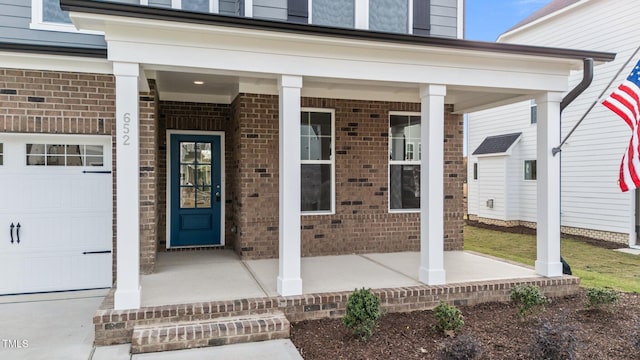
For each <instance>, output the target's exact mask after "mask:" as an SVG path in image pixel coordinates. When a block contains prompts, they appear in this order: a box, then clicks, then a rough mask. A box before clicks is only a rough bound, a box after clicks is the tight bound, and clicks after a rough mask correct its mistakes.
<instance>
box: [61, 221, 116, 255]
mask: <svg viewBox="0 0 640 360" xmlns="http://www.w3.org/2000/svg"><path fill="white" fill-rule="evenodd" d="M111 239H112V227H111V224H110V223H107V222H106V221H104V216H100V215H98V216H83V217H73V218H72V219H71V237H70V244H69V245H70V246H71V247H72V248H74V249H83V250H84V251H102V250H111V241H112V240H111Z"/></svg>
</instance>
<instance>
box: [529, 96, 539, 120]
mask: <svg viewBox="0 0 640 360" xmlns="http://www.w3.org/2000/svg"><path fill="white" fill-rule="evenodd" d="M537 122H538V105H537V104H536V101H535V100H531V123H532V124H536V123H537Z"/></svg>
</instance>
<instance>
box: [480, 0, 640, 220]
mask: <svg viewBox="0 0 640 360" xmlns="http://www.w3.org/2000/svg"><path fill="white" fill-rule="evenodd" d="M637 5H638V2H637V0H617V1H616V2H615V6H611V1H606V0H591V1H589V2H585V3H584V4H582V5H581V6H578V7H576V8H574V9H572V10H570V11H568V12H566V13H564V14H560V15H558V16H555V17H554V18H551V19H549V20H547V21H544V22H542V23H540V24H537V25H534V26H530V27H529V28H526V29H523V30H522V31H519V32H516V33H513V34H511V35H509V36H505V37H503V38H502V39H501V42H509V43H520V44H531V45H542V46H551V47H561V48H576V49H588V50H598V51H610V52H615V53H617V57H616V60H615V61H613V62H611V63H608V64H603V65H598V66H596V68H595V77H594V80H593V83H592V85H591V86H590V87H589V88H588V89H587V90H586V91H585V92H584V93H583V94H582V95H581V96H580V97H579V98H578V99H577V100H575V101H574V102H573V103H572V104H571V105H570V106H569V107H568V108H567V109H566V110H565V111H564V112H563V115H562V136H563V137H564V136H565V135H566V134H567V133H568V132H569V131H570V129H571V128H572V127H573V126H574V124H575V123H576V122H577V120H578V119H579V118H580V117H581V116H582V115H583V114H584V113H585V111H586V109H587V108H588V107H589V106H590V105H591V104H592V103H593V102H594V101H595V100H596V97H597V96H598V95H599V94H600V93H601V92H602V91H603V89H604V87H605V85H607V83H608V82H609V81H610V80H611V78H612V77H613V76H614V75H615V73H616V71H618V69H619V68H620V67H621V66H622V64H623V63H624V62H625V61H627V59H628V58H629V57H630V55H631V53H632V52H633V51H634V50H635V48H636V47H637V46H638V41H633V40H632V39H638V38H640V22H638V21H637V19H638V16H639V15H640V8H639V7H638V6H637ZM637 60H638V57H637V56H636V58H635V59H633V60H632V61H631V63H630V64H629V66H628V67H627V68H626V69H624V70H623V71H622V73H621V75H620V76H619V78H618V79H617V80H616V81H615V82H614V84H613V85H612V87H611V88H610V89H609V90H607V92H606V93H605V96H607V95H608V94H609V93H610V91H611V89H612V88H614V87H615V86H617V85H618V84H619V83H620V81H621V80H622V79H624V78H625V77H626V76H627V75H628V74H629V72H630V71H631V68H632V66H633V65H635V63H636V62H637ZM581 79H582V73H581V72H577V73H575V74H574V75H573V76H572V77H571V79H570V86H569V88H573V87H574V86H575V85H576V84H577V83H578V82H579V81H580V80H581ZM527 111H528V109H524V108H523V109H522V112H523V114H527V116H528V113H527ZM487 112H488V113H489V114H486V112H484V113H482V114H481V115H482V116H478V115H477V114H470V116H469V118H470V119H471V120H470V121H469V133H470V136H469V139H470V140H469V150H470V151H473V145H471V140H472V139H476V137H475V136H472V135H471V132H472V131H473V130H474V129H475V131H478V128H479V127H482V126H487V121H486V120H484V122H483V119H486V118H488V117H491V118H492V120H493V121H495V122H499V123H500V124H501V125H494V126H492V127H494V128H498V129H500V128H503V127H504V126H505V125H504V124H507V123H513V116H514V114H513V113H506V112H504V110H503V109H502V108H499V109H494V110H493V111H487ZM523 116H524V115H523ZM518 117H521V116H520V115H518ZM530 127H531V126H529V128H530ZM523 129H527V126H526V124H523ZM525 133H526V131H525ZM629 136H630V132H629V129H628V127H627V126H626V124H625V123H624V122H623V121H622V120H621V119H620V118H618V117H617V116H616V115H615V114H613V113H612V112H610V111H609V110H607V109H606V108H604V107H603V106H602V105H600V104H598V105H596V107H595V108H594V109H593V110H592V111H591V113H590V114H589V115H588V116H587V118H586V119H585V121H584V122H583V123H582V124H581V125H580V127H578V129H577V131H576V132H575V133H574V134H573V135H572V137H571V138H570V139H569V141H568V143H567V144H566V145H565V147H564V148H563V151H562V210H561V211H562V225H565V226H571V227H578V228H587V229H595V230H603V231H614V232H621V233H629V231H630V230H631V226H632V225H631V224H632V221H633V214H632V211H631V201H632V196H631V194H630V193H622V192H621V191H620V190H619V188H618V185H617V179H618V168H619V165H620V159H621V157H622V154H623V152H624V150H625V148H626V146H627V144H628V139H629ZM522 140H523V141H522V144H523V145H525V146H524V147H523V156H527V155H525V154H526V153H529V148H530V149H531V150H533V152H532V153H531V156H535V133H534V134H533V137H530V136H525V137H524V138H523V139H522ZM533 158H534V157H530V159H533ZM522 160H524V159H522ZM469 161H470V162H472V160H471V159H470V160H469ZM528 183H529V182H525V181H521V187H520V200H521V204H520V219H521V220H527V221H535V207H531V206H530V203H531V201H533V202H534V203H535V187H534V186H531V185H535V184H528ZM527 199H531V200H527Z"/></svg>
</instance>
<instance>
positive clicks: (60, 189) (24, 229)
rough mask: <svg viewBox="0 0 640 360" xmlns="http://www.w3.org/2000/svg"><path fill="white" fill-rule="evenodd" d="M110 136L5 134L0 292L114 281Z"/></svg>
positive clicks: (0, 164) (1, 146)
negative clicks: (112, 278)
mask: <svg viewBox="0 0 640 360" xmlns="http://www.w3.org/2000/svg"><path fill="white" fill-rule="evenodd" d="M112 206H113V205H112V183H111V138H110V137H108V136H84V135H83V136H79V135H68V136H66V135H65V136H63V135H47V136H45V135H26V134H0V274H2V276H0V294H16V293H28V292H44V291H60V290H75V289H90V288H101V287H110V286H111V250H112V249H111V244H112V242H111V239H112V217H113V215H112Z"/></svg>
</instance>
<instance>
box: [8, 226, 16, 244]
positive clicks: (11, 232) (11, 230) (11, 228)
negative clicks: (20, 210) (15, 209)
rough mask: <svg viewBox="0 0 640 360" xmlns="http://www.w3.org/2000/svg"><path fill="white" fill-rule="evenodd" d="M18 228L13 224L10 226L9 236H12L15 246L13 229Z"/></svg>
mask: <svg viewBox="0 0 640 360" xmlns="http://www.w3.org/2000/svg"><path fill="white" fill-rule="evenodd" d="M14 227H16V226H15V225H13V223H11V225H10V226H9V235H11V243H12V244H13V228H14Z"/></svg>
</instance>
